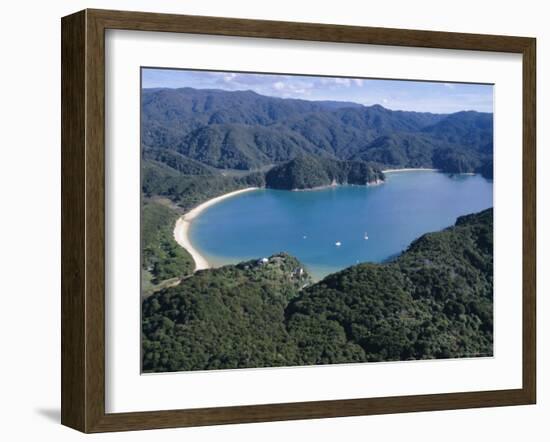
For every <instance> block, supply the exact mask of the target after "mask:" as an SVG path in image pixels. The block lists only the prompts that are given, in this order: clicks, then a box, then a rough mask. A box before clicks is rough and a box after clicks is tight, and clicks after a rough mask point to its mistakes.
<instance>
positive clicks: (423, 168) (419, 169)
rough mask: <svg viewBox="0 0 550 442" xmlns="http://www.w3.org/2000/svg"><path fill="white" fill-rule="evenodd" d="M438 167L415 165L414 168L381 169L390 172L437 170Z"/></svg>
mask: <svg viewBox="0 0 550 442" xmlns="http://www.w3.org/2000/svg"><path fill="white" fill-rule="evenodd" d="M438 170H439V169H428V168H426V167H416V168H405V169H386V170H383V171H382V172H383V173H391V172H421V171H425V172H437V171H438Z"/></svg>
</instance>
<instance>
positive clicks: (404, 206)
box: [190, 171, 493, 279]
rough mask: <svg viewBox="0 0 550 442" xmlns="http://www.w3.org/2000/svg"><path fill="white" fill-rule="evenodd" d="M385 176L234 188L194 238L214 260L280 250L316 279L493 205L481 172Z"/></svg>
mask: <svg viewBox="0 0 550 442" xmlns="http://www.w3.org/2000/svg"><path fill="white" fill-rule="evenodd" d="M386 177H387V180H386V183H385V184H383V185H380V186H372V187H364V186H340V187H333V188H327V189H322V190H313V191H304V192H289V191H283V190H271V189H261V190H255V191H250V192H247V193H244V194H241V195H237V196H235V197H232V198H229V199H226V200H224V201H221V202H220V203H218V204H216V205H214V206H212V207H210V208H208V209H207V210H205V211H204V212H203V213H202V214H201V215H200V216H199V217H197V218H196V219H195V220H194V221H193V223H192V225H191V230H190V235H191V241H192V243H193V245H194V246H195V247H196V248H197V249H198V250H199V251H200V252H201V253H202V254H203V255H204V256H205V258H206V259H207V260H208V261H209V262H211V263H212V264H214V265H216V266H217V265H222V264H230V263H236V262H239V261H243V260H247V259H252V258H261V257H265V256H269V255H272V254H274V253H277V252H281V251H284V252H287V253H289V254H291V255H293V256H296V257H297V258H298V259H299V260H300V261H301V262H302V263H303V264H304V265H305V267H306V268H307V269H308V270H309V271H310V272H311V273H312V274H313V275H314V277H315V278H317V279H319V278H322V277H323V276H326V275H327V274H329V273H333V272H335V271H338V270H341V269H344V268H346V267H349V266H351V265H354V264H356V263H359V262H365V261H371V262H382V261H384V260H387V259H388V258H391V257H393V256H395V255H397V254H399V253H400V252H401V251H403V250H404V249H406V248H407V246H408V245H409V244H410V243H411V241H413V240H414V239H416V238H418V237H419V236H421V235H423V234H424V233H427V232H432V231H436V230H441V229H442V228H444V227H448V226H451V225H453V224H454V223H455V221H456V218H457V217H458V216H461V215H466V214H468V213H472V212H478V211H480V210H483V209H486V208H488V207H492V205H493V183H492V181H490V180H486V179H485V178H483V177H481V176H479V175H473V176H470V175H456V176H449V175H447V174H443V173H438V172H429V171H418V172H399V173H387V174H386ZM365 234H367V235H368V240H365V239H364V237H365ZM336 242H340V243H341V245H340V246H339V247H338V246H336Z"/></svg>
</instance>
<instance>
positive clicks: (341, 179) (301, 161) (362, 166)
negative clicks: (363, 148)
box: [265, 155, 384, 190]
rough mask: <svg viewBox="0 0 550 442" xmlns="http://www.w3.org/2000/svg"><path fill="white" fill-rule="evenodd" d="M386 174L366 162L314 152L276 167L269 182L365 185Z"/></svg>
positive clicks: (293, 185) (296, 185) (286, 185)
mask: <svg viewBox="0 0 550 442" xmlns="http://www.w3.org/2000/svg"><path fill="white" fill-rule="evenodd" d="M383 179H384V174H383V173H382V171H381V170H380V169H379V168H377V167H376V166H374V165H372V164H369V163H365V162H364V161H339V160H331V159H328V158H319V157H314V156H311V155H299V156H297V157H296V158H294V159H293V160H291V161H289V162H287V163H284V164H281V165H279V166H275V167H273V168H272V169H271V170H269V171H268V172H267V173H266V176H265V183H266V186H267V187H271V188H273V189H286V190H290V189H311V188H314V187H320V186H328V185H331V184H361V185H365V184H368V183H372V182H378V181H382V180H383Z"/></svg>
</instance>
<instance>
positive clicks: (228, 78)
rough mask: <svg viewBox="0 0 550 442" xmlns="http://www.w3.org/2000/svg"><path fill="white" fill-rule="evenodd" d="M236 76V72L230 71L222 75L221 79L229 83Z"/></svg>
mask: <svg viewBox="0 0 550 442" xmlns="http://www.w3.org/2000/svg"><path fill="white" fill-rule="evenodd" d="M236 77H237V74H235V73H233V72H231V73H229V74H227V75H224V77H223V81H225V82H226V83H231V82H232V81H233V80H234V79H235V78H236Z"/></svg>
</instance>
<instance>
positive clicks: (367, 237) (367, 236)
mask: <svg viewBox="0 0 550 442" xmlns="http://www.w3.org/2000/svg"><path fill="white" fill-rule="evenodd" d="M367 239H369V235H367V232H365V240H367Z"/></svg>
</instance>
